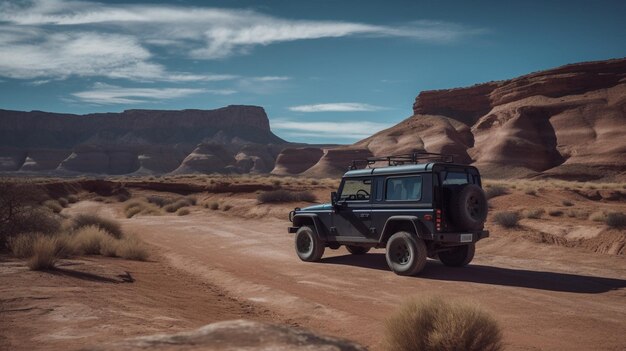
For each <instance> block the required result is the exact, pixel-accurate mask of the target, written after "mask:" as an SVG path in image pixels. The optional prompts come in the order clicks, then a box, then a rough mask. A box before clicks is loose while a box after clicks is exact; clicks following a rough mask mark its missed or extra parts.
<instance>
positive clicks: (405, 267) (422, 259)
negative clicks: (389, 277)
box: [385, 232, 428, 275]
mask: <svg viewBox="0 0 626 351" xmlns="http://www.w3.org/2000/svg"><path fill="white" fill-rule="evenodd" d="M427 255H428V252H427V249H426V244H425V243H424V241H423V240H422V239H419V238H416V237H415V235H412V234H410V233H407V232H397V233H395V234H394V235H392V236H391V238H389V240H388V241H387V252H386V253H385V258H386V259H387V265H389V268H390V269H391V270H392V271H393V272H394V273H396V274H398V275H415V274H417V273H419V272H421V271H422V269H424V266H425V265H426V258H427Z"/></svg>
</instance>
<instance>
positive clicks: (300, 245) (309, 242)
mask: <svg viewBox="0 0 626 351" xmlns="http://www.w3.org/2000/svg"><path fill="white" fill-rule="evenodd" d="M295 246H296V253H297V254H298V257H300V259H301V260H302V261H306V262H315V261H319V260H320V258H322V256H323V255H324V243H322V241H321V240H320V239H319V238H318V237H317V234H315V232H314V231H313V229H312V228H311V227H307V226H303V227H300V229H298V231H297V232H296V240H295Z"/></svg>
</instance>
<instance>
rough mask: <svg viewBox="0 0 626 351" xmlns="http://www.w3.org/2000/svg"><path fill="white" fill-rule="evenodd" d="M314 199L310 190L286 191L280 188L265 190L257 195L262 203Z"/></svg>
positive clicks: (311, 200) (312, 200)
mask: <svg viewBox="0 0 626 351" xmlns="http://www.w3.org/2000/svg"><path fill="white" fill-rule="evenodd" d="M315 200H316V198H315V195H314V194H313V193H311V192H310V191H288V190H282V189H281V190H273V191H266V192H263V193H260V194H259V195H257V201H258V202H259V203H262V204H263V203H280V202H295V201H306V202H314V201H315Z"/></svg>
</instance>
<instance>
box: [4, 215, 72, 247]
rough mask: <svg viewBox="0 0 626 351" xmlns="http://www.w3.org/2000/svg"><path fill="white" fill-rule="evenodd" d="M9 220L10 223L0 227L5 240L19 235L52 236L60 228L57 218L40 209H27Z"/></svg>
mask: <svg viewBox="0 0 626 351" xmlns="http://www.w3.org/2000/svg"><path fill="white" fill-rule="evenodd" d="M11 218H12V219H11V221H9V222H6V223H4V225H2V235H3V236H5V238H10V237H12V236H14V235H17V234H20V233H35V232H36V233H42V234H52V233H56V232H57V231H59V229H60V228H61V222H60V220H59V218H58V216H57V215H54V214H52V213H50V211H47V210H44V209H41V208H29V209H27V210H24V211H21V212H20V213H19V214H17V215H13V216H12V217H11ZM1 241H2V240H0V243H1Z"/></svg>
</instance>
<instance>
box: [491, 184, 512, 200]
mask: <svg viewBox="0 0 626 351" xmlns="http://www.w3.org/2000/svg"><path fill="white" fill-rule="evenodd" d="M508 193H509V190H508V189H507V188H506V187H504V186H501V185H491V186H489V187H487V188H485V195H486V196H487V199H492V198H494V197H496V196H502V195H506V194H508Z"/></svg>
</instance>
